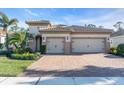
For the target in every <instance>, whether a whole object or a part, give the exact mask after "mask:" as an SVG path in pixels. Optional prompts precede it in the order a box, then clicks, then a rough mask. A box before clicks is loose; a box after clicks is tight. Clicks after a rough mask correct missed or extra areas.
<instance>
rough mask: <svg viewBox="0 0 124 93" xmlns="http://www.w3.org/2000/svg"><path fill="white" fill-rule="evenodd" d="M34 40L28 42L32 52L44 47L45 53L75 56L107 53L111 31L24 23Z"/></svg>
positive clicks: (45, 22) (37, 22)
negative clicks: (78, 54) (76, 54)
mask: <svg viewBox="0 0 124 93" xmlns="http://www.w3.org/2000/svg"><path fill="white" fill-rule="evenodd" d="M26 23H27V24H28V25H29V32H30V33H33V35H34V39H33V40H31V41H30V42H29V46H30V47H31V48H32V49H33V50H36V51H37V50H40V47H41V45H46V53H48V54H50V53H54V54H75V53H98V52H109V49H110V34H111V33H112V31H113V30H112V29H103V28H87V27H83V26H76V25H75V26H74V25H73V26H66V25H52V24H51V23H50V22H49V21H46V20H41V21H26Z"/></svg>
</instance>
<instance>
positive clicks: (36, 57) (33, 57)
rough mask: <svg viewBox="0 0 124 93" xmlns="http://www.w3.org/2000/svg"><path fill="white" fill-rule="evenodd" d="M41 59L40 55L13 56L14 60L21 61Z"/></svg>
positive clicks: (24, 54)
mask: <svg viewBox="0 0 124 93" xmlns="http://www.w3.org/2000/svg"><path fill="white" fill-rule="evenodd" d="M39 57H40V54H39V53H23V54H11V57H10V58H12V59H21V60H36V59H38V58H39Z"/></svg>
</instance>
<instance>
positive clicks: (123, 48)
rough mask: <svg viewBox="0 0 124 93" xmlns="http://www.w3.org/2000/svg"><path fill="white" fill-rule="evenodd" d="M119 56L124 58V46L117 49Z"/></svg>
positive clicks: (121, 45)
mask: <svg viewBox="0 0 124 93" xmlns="http://www.w3.org/2000/svg"><path fill="white" fill-rule="evenodd" d="M117 54H119V55H121V56H124V44H120V45H118V47H117Z"/></svg>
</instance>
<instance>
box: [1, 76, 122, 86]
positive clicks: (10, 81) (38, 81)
mask: <svg viewBox="0 0 124 93" xmlns="http://www.w3.org/2000/svg"><path fill="white" fill-rule="evenodd" d="M112 84H114V85H123V84H124V78H123V77H0V85H112Z"/></svg>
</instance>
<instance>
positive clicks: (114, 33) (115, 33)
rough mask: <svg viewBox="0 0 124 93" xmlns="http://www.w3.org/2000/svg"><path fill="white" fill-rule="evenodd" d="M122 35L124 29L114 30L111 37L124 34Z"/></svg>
mask: <svg viewBox="0 0 124 93" xmlns="http://www.w3.org/2000/svg"><path fill="white" fill-rule="evenodd" d="M122 35H124V30H122V31H117V32H113V33H112V34H111V37H116V36H122Z"/></svg>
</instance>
